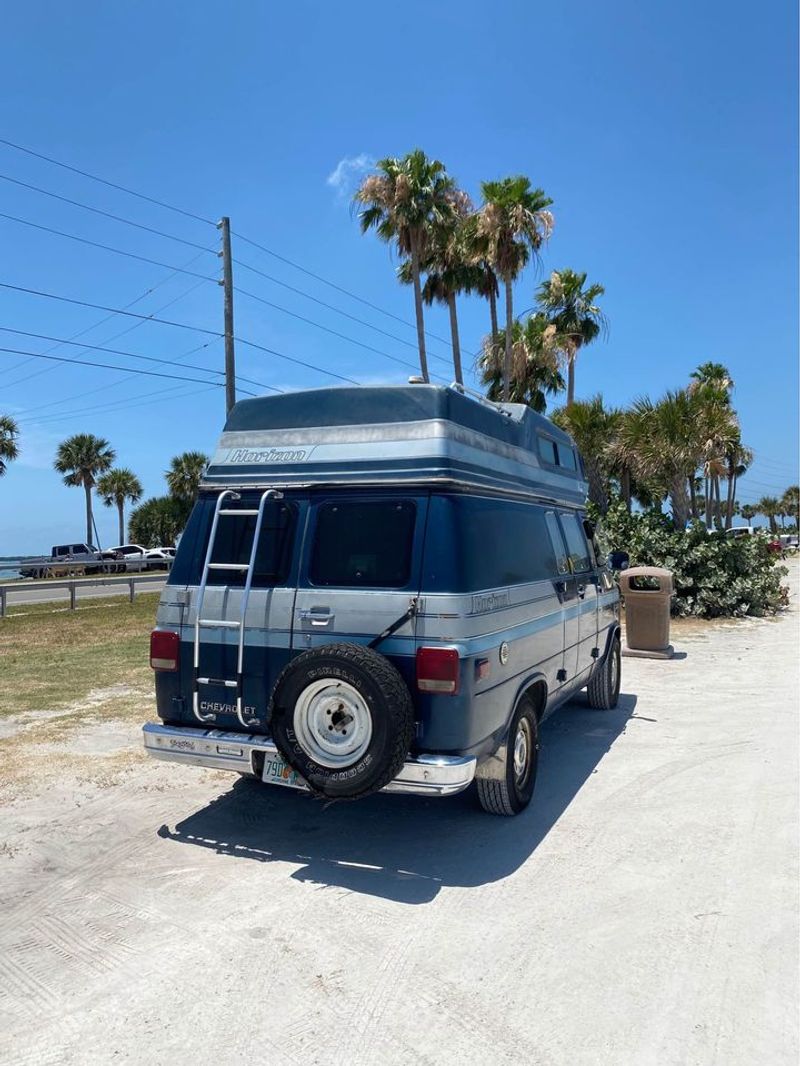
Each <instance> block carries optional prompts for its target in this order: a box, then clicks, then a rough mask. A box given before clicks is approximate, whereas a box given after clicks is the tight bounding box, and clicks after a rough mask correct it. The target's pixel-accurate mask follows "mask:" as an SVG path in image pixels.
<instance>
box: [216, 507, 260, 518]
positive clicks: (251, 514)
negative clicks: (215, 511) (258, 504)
mask: <svg viewBox="0 0 800 1066" xmlns="http://www.w3.org/2000/svg"><path fill="white" fill-rule="evenodd" d="M219 513H220V514H221V515H231V514H240V515H244V516H245V518H255V517H256V516H257V515H258V510H255V511H253V510H251V509H250V508H248V509H247V510H246V511H245V510H242V511H237V510H234V509H232V508H228V509H227V510H225V511H220V512H219Z"/></svg>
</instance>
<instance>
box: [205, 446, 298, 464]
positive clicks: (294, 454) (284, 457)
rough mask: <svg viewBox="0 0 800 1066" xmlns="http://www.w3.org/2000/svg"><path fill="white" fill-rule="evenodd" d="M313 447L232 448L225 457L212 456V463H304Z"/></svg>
mask: <svg viewBox="0 0 800 1066" xmlns="http://www.w3.org/2000/svg"><path fill="white" fill-rule="evenodd" d="M313 451H314V449H313V448H294V449H282V448H267V449H264V450H263V451H257V450H256V449H254V448H232V449H231V450H230V451H229V452H228V454H227V455H226V456H225V458H224V459H223V458H220V457H219V456H218V455H215V456H214V460H213V463H212V465H217V464H219V465H228V464H233V463H235V464H241V465H246V464H251V463H305V462H306V461H307V460H308V458H309V456H310V455H311V454H312V453H313Z"/></svg>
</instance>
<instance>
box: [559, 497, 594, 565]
mask: <svg viewBox="0 0 800 1066" xmlns="http://www.w3.org/2000/svg"><path fill="white" fill-rule="evenodd" d="M560 518H561V528H562V529H563V530H564V539H565V540H566V542H567V554H568V555H569V562H570V568H571V569H572V572H573V573H575V574H583V573H585V572H586V571H587V570H591V569H592V559H591V556H590V554H589V545H588V543H587V540H586V536H585V534H584V532H583V527H582V525H581V523H580V521H579V519H578V516H577V515H575V514H572V513H570V512H564V511H562V512H561V515H560Z"/></svg>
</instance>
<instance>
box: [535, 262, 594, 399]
mask: <svg viewBox="0 0 800 1066" xmlns="http://www.w3.org/2000/svg"><path fill="white" fill-rule="evenodd" d="M605 291H606V290H605V289H604V288H603V286H602V285H597V284H594V285H589V286H586V274H577V273H576V272H575V271H574V270H554V271H553V273H552V274H551V275H550V278H549V279H548V280H547V281H545V282H544V283H543V284H542V285H541V286H540V287H539V290H538V292H537V294H536V302H537V304H538V306H539V307H540V308H541V310H542V311H544V312H545V314H547V315H548V317H549V319H550V321H551V322H552V323H553V324H554V325H555V327H556V329H557V330H558V333H559V334H560V335H561V336H562V337H563V338H564V351H565V355H566V359H567V407H569V405H570V404H571V403H572V401H573V400H574V399H575V360H576V359H577V357H578V351H579V350H580V349H581V348H582V347H583V345H585V344H591V342H592V341H593V340H595V339H596V338H597V337H598V336H599V335H600V333H605V332H606V331H607V329H608V325H607V322H606V317H605V315H604V314H603V312H602V311H601V310H600V308H599V307H598V306H597V300H598V297H600V296H602V295H603V294H604V293H605Z"/></svg>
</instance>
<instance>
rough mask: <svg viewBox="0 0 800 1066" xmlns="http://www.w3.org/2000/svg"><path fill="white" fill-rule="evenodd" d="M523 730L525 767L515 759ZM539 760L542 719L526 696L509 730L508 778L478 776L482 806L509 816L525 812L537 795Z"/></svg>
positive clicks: (492, 811)
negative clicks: (497, 778)
mask: <svg viewBox="0 0 800 1066" xmlns="http://www.w3.org/2000/svg"><path fill="white" fill-rule="evenodd" d="M520 732H522V733H523V734H524V735H525V737H526V741H525V743H526V745H527V751H526V756H527V757H526V760H525V765H524V766H523V767H522V769H521V770H520V769H519V767H518V764H517V763H515V759H514V753H515V750H517V744H518V736H519V734H520ZM538 762H539V721H538V719H537V717H536V707H535V705H534V703H533V700H532V699H530V697H529V696H523V697H522V699H521V700H520V701H519V704H518V705H517V709H516V711H515V712H514V717H513V718H512V720H511V726H510V727H509V730H508V739H507V741H506V773H505V778H504V780H502V781H497V780H494V779H492V778H483V777H479V778H478V779H477V786H478V799H479V800H480V804H481V807H483V809H484V810H485V811H486V812H487V813H488V814H500V815H504V816H505V817H507V818H510V817H513V816H514V815H515V814H519V813H520V812H521V811H524V810H525V808H526V807H527V806H528V804H529V803H530V801H531V797H532V796H533V789H534V786H535V784H536V769H537V766H538Z"/></svg>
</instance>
